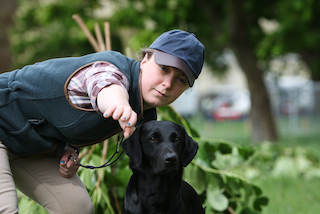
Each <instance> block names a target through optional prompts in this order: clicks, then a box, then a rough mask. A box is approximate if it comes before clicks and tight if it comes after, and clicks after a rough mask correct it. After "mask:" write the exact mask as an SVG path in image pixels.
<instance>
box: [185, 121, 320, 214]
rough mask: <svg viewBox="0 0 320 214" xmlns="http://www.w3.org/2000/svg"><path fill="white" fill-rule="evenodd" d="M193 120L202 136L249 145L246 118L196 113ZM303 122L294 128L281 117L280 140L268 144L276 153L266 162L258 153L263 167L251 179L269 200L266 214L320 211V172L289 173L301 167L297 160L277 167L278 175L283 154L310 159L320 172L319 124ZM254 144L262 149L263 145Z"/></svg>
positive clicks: (260, 166) (296, 213)
mask: <svg viewBox="0 0 320 214" xmlns="http://www.w3.org/2000/svg"><path fill="white" fill-rule="evenodd" d="M190 121H191V123H192V124H193V127H195V128H196V129H197V130H198V131H199V133H200V135H201V137H204V138H214V139H224V140H227V141H231V142H234V143H237V144H241V145H250V125H249V122H248V121H247V120H242V121H225V122H215V121H210V120H209V121H208V120H204V119H203V118H202V117H201V116H196V117H194V118H192V119H190ZM302 123H303V127H302V129H301V128H300V129H298V130H295V131H292V129H291V128H292V127H290V126H289V125H290V124H289V125H288V121H287V120H285V119H282V120H279V121H278V128H279V130H280V140H279V142H277V143H275V144H269V145H271V149H270V148H269V150H268V151H269V152H270V151H272V152H274V154H273V158H271V159H268V160H267V161H266V160H265V159H264V160H263V161H265V162H263V161H261V160H262V159H263V158H261V157H259V154H258V156H257V160H256V163H255V166H258V167H259V168H260V174H259V175H258V176H256V177H254V178H252V179H251V180H252V181H253V182H254V183H256V184H257V185H259V186H260V187H261V188H262V190H263V194H264V195H265V196H267V197H268V198H269V200H270V201H269V204H268V206H266V207H265V208H264V209H263V212H262V213H263V214H314V213H319V210H320V203H319V201H320V191H319V187H320V174H318V175H317V176H311V177H308V176H305V175H306V174H307V171H308V170H307V168H308V165H306V167H305V168H306V169H305V170H304V169H303V168H302V169H301V167H300V168H299V170H296V171H297V173H292V174H291V173H290V172H291V171H288V172H289V173H286V170H288V169H290V167H291V168H293V169H295V168H298V167H296V166H295V164H296V163H297V162H292V163H293V164H292V165H290V161H289V165H290V166H288V167H286V166H285V165H284V168H278V171H279V170H281V169H283V173H281V172H280V173H278V176H275V174H276V173H275V171H276V170H275V168H276V166H275V165H276V161H279V159H281V158H283V157H284V158H283V160H296V159H297V157H302V159H303V160H308V161H309V162H311V163H312V164H313V166H316V167H317V170H318V169H319V171H317V172H318V173H320V166H319V160H320V132H319V131H317V130H320V128H319V124H320V123H315V122H314V125H313V124H312V123H311V122H310V121H307V122H306V121H302ZM305 124H307V125H305ZM317 126H318V127H317ZM299 127H301V126H299ZM252 146H254V147H257V148H258V149H260V150H263V149H261V148H262V147H263V146H262V145H252ZM262 156H263V153H262ZM298 159H299V158H298ZM299 160H301V158H300V159H299ZM279 162H280V161H279ZM272 168H273V169H272ZM309 168H310V167H309ZM309 168H308V169H309ZM279 174H280V175H279ZM307 178H309V179H307Z"/></svg>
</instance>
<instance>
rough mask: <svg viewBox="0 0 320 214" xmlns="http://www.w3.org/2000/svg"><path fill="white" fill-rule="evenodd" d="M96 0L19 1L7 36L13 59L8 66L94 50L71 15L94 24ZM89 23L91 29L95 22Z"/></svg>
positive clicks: (76, 54) (77, 54)
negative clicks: (8, 36) (13, 23)
mask: <svg viewBox="0 0 320 214" xmlns="http://www.w3.org/2000/svg"><path fill="white" fill-rule="evenodd" d="M97 2H98V1H97V0H92V1H81V0H65V1H59V0H58V1H41V0H30V1H24V0H20V1H19V8H18V10H17V12H16V14H15V18H14V21H15V27H14V28H13V29H12V32H11V36H10V43H11V48H12V52H13V59H14V60H13V64H12V65H11V67H12V68H20V67H22V66H25V65H28V64H31V63H35V62H37V61H43V60H46V59H49V58H54V57H66V56H79V55H84V54H88V53H92V52H94V50H93V49H92V47H91V45H90V43H88V40H87V38H86V37H85V35H84V34H83V32H81V30H80V29H79V27H78V26H77V24H76V23H75V21H74V20H73V19H72V15H73V14H75V13H77V14H79V15H81V16H82V17H86V18H88V20H87V19H85V22H89V23H94V22H95V21H97V20H98V19H94V18H92V17H94V9H95V8H97V7H98V6H99V4H98V3H97ZM39 8H41V9H39ZM88 26H90V27H91V29H92V28H93V26H94V24H89V25H88Z"/></svg>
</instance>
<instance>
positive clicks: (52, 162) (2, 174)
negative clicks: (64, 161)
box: [0, 141, 94, 214]
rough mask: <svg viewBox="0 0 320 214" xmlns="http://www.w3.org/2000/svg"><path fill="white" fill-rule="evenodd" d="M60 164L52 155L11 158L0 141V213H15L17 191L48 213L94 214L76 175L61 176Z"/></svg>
mask: <svg viewBox="0 0 320 214" xmlns="http://www.w3.org/2000/svg"><path fill="white" fill-rule="evenodd" d="M59 161H60V157H58V156H52V155H51V156H50V155H48V156H45V155H42V156H38V157H28V158H25V157H20V156H16V155H13V154H11V153H10V152H9V151H8V150H7V148H6V146H5V145H4V144H2V143H1V141H0V213H1V214H16V213H18V211H19V209H18V197H17V191H16V188H18V189H19V190H20V191H21V192H23V193H24V194H25V195H27V196H28V197H30V198H31V199H33V200H34V201H36V202H37V203H39V204H40V205H41V206H43V207H44V208H45V209H46V210H47V211H48V212H49V213H51V214H81V213H83V214H91V213H94V208H93V204H92V202H91V199H90V197H89V194H88V192H87V190H86V188H85V187H84V185H83V183H82V182H81V180H80V178H79V176H78V175H77V174H76V175H74V176H73V177H72V178H63V177H61V175H60V173H59ZM21 214H23V213H21Z"/></svg>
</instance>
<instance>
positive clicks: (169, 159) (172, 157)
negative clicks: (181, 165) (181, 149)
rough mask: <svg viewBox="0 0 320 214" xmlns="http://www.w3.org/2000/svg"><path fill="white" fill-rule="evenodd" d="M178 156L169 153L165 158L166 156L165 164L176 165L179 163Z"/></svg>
mask: <svg viewBox="0 0 320 214" xmlns="http://www.w3.org/2000/svg"><path fill="white" fill-rule="evenodd" d="M177 159H178V157H177V154H176V153H172V152H170V153H167V154H166V155H165V156H164V160H165V163H166V164H174V163H176V162H177Z"/></svg>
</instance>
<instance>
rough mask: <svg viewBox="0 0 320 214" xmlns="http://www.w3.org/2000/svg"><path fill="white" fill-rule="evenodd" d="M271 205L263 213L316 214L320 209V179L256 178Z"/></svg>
mask: <svg viewBox="0 0 320 214" xmlns="http://www.w3.org/2000/svg"><path fill="white" fill-rule="evenodd" d="M255 183H256V184H257V185H259V187H261V188H262V191H263V194H264V195H265V196H267V197H268V198H269V205H268V206H266V207H265V208H264V209H263V214H316V213H319V210H320V203H319V201H320V192H319V187H320V180H319V179H312V180H310V181H305V180H303V179H299V178H272V177H266V178H265V179H260V180H256V181H255Z"/></svg>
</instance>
